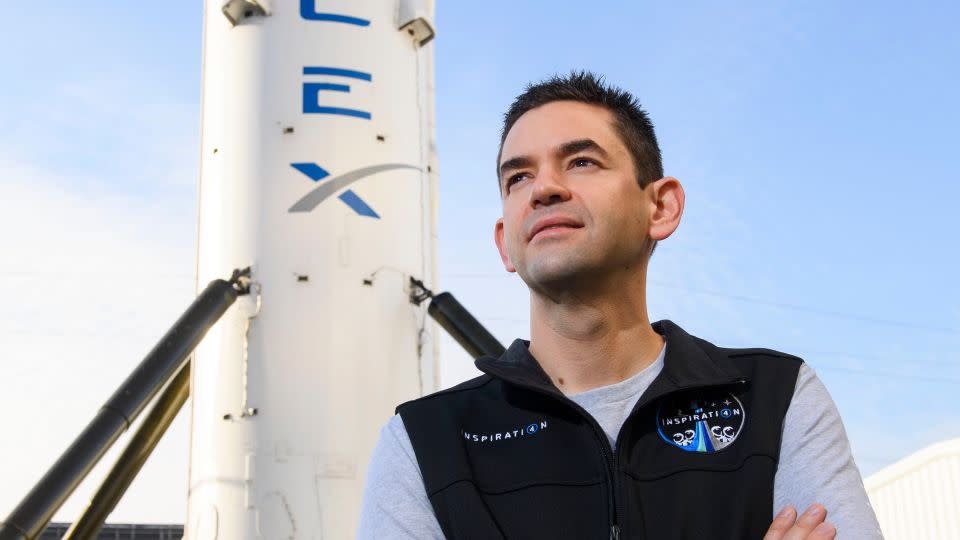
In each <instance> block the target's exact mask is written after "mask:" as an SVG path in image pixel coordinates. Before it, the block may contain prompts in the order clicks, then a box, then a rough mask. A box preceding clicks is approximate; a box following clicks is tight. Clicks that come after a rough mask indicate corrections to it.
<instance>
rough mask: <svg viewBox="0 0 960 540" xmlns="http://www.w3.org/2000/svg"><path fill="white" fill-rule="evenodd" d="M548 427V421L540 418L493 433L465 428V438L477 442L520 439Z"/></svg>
mask: <svg viewBox="0 0 960 540" xmlns="http://www.w3.org/2000/svg"><path fill="white" fill-rule="evenodd" d="M545 429H547V421H546V420H540V421H537V422H531V423H529V424H527V425H525V426H520V427H518V428H516V429H510V430H507V431H494V432H493V433H472V432H468V431H466V430H464V431H463V432H462V433H463V438H464V439H466V440H468V441H470V442H475V443H488V442H497V441H506V440H510V439H519V438H522V437H531V436H533V435H536V434H537V433H540V432H541V431H543V430H545Z"/></svg>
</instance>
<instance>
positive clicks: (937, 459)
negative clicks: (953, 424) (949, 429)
mask: <svg viewBox="0 0 960 540" xmlns="http://www.w3.org/2000/svg"><path fill="white" fill-rule="evenodd" d="M864 485H865V487H866V488H867V495H868V496H869V497H870V503H871V504H872V505H873V509H874V510H875V511H876V513H877V519H879V520H880V528H881V529H882V530H883V534H884V536H885V537H886V538H887V540H906V539H914V538H915V539H918V540H919V539H922V540H935V539H948V538H950V539H960V439H952V440H948V441H943V442H940V443H937V444H934V445H932V446H928V447H927V448H924V449H923V450H920V451H919V452H916V453H914V454H912V455H910V456H907V457H906V458H904V459H902V460H900V461H898V462H896V463H894V464H893V465H890V466H889V467H886V468H885V469H883V470H881V471H879V472H877V473H875V474H873V475H871V476H870V477H869V478H867V479H866V480H864Z"/></svg>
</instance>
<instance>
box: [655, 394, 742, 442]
mask: <svg viewBox="0 0 960 540" xmlns="http://www.w3.org/2000/svg"><path fill="white" fill-rule="evenodd" d="M745 420H746V411H745V410H744V408H743V404H742V403H740V400H739V399H737V397H736V396H734V395H733V394H730V393H727V392H717V391H706V392H703V391H701V392H697V393H696V394H693V393H682V394H679V395H676V396H673V397H668V398H667V399H666V400H665V401H663V402H662V403H660V407H659V408H658V409H657V431H658V432H659V433H660V437H661V438H662V439H663V440H664V441H666V442H667V443H669V444H670V445H671V446H675V447H677V448H679V449H681V450H685V451H687V452H703V453H713V452H717V451H720V450H723V449H724V448H726V447H728V446H730V445H731V444H733V442H734V441H735V440H737V436H739V435H740V432H741V431H742V430H743V426H744V422H745Z"/></svg>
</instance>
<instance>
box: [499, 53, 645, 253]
mask: <svg viewBox="0 0 960 540" xmlns="http://www.w3.org/2000/svg"><path fill="white" fill-rule="evenodd" d="M554 101H579V102H582V103H589V104H591V105H599V106H600V107H603V108H605V109H607V110H608V111H610V113H611V114H613V118H614V128H615V129H616V131H617V134H618V135H620V139H621V140H622V141H623V144H624V145H625V146H626V147H627V150H628V151H629V152H630V156H631V157H632V158H633V166H634V170H635V171H636V175H637V183H638V184H640V187H641V188H643V187H646V186H647V184H649V183H650V182H654V181H656V180H659V179H661V178H663V159H662V156H661V154H660V146H659V145H658V144H657V136H656V134H655V133H654V131H653V122H651V121H650V116H649V115H648V114H647V112H646V111H644V110H643V109H642V108H641V107H640V103H639V102H638V101H637V98H636V97H634V96H633V94H631V93H630V92H627V91H626V90H623V89H622V88H619V87H617V86H614V85H610V84H606V83H604V81H603V77H598V76H597V75H594V74H593V73H591V72H589V71H571V72H570V74H569V75H567V76H566V77H561V76H559V75H554V76H553V77H550V78H548V79H544V80H543V81H540V82H538V83H536V84H528V85H527V87H526V88H525V89H524V91H523V93H522V94H520V95H519V96H517V98H516V99H515V100H513V103H512V104H511V105H510V108H509V109H507V112H506V113H504V115H503V130H502V131H501V132H500V149H499V150H498V151H497V185H499V186H501V188H500V189H503V188H502V183H501V182H500V158H501V157H503V141H505V140H506V138H507V133H509V132H510V129H511V128H512V127H513V125H514V124H515V123H516V122H517V120H518V119H519V118H520V117H521V116H523V115H524V114H525V113H526V112H527V111H529V110H531V109H535V108H537V107H540V106H541V105H546V104H547V103H552V102H554ZM655 248H656V242H654V245H653V247H652V248H651V251H650V253H651V254H653V249H655Z"/></svg>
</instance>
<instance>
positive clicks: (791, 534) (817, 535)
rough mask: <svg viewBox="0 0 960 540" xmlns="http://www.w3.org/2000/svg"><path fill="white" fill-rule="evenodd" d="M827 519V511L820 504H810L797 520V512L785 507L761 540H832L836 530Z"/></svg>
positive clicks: (790, 507)
mask: <svg viewBox="0 0 960 540" xmlns="http://www.w3.org/2000/svg"><path fill="white" fill-rule="evenodd" d="M826 518H827V509H826V508H824V507H823V505H822V504H818V503H817V504H812V505H810V508H807V511H806V512H804V513H803V515H801V516H800V519H797V511H796V510H794V509H793V507H792V506H787V507H785V508H784V509H783V510H781V511H780V513H779V514H777V517H775V518H774V519H773V524H772V525H770V529H769V530H767V534H766V536H764V537H763V540H801V539H808V540H833V537H835V536H836V535H837V530H836V529H835V528H834V527H833V525H831V524H830V523H829V522H827V521H824V519H826Z"/></svg>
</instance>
